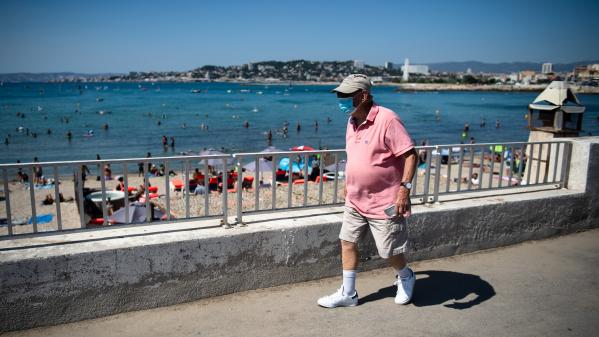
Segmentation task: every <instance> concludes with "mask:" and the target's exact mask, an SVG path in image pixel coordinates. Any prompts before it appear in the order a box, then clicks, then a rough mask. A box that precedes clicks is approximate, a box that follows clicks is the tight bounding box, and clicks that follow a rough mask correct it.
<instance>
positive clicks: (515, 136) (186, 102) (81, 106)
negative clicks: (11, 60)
mask: <svg viewBox="0 0 599 337" xmlns="http://www.w3.org/2000/svg"><path fill="white" fill-rule="evenodd" d="M332 88H333V87H332V86H321V85H293V86H290V85H263V84H259V85H242V84H233V83H83V84H77V83H74V84H71V83H69V84H64V83H63V84H56V83H27V84H24V83H19V84H10V83H8V84H7V83H4V85H2V86H0V136H1V139H2V142H3V143H2V144H0V162H2V163H13V162H16V161H17V160H21V161H22V162H29V161H32V160H33V157H36V156H37V157H38V158H39V160H40V161H54V160H91V159H95V158H96V154H99V155H100V157H101V158H102V159H109V158H126V157H145V156H146V153H147V152H151V153H152V156H153V157H157V156H163V155H165V156H170V155H178V154H182V153H198V152H199V151H201V150H202V149H204V148H214V149H217V150H224V151H225V152H227V153H233V152H248V151H260V150H262V149H264V148H265V147H267V146H268V143H267V139H266V134H267V133H268V131H269V130H272V134H273V140H272V145H273V146H275V147H277V148H279V149H282V150H288V149H289V148H290V147H292V146H296V145H310V146H312V147H314V148H319V147H321V148H324V147H327V148H329V149H337V148H343V147H344V146H345V127H346V123H347V118H348V117H347V116H345V115H344V114H342V113H341V112H340V111H339V110H338V108H337V101H336V98H335V95H333V94H331V93H330V92H329V91H330V89H332ZM193 90H199V91H200V92H199V93H193V92H192V91H193ZM536 95H537V93H528V92H527V93H503V92H396V91H395V88H392V87H375V88H374V89H373V96H374V98H375V101H376V102H377V103H378V104H380V105H384V106H386V107H388V108H391V109H392V110H394V111H395V112H397V113H398V115H399V116H400V117H401V119H402V120H403V121H404V123H405V125H406V127H407V130H408V131H409V133H410V135H411V136H412V138H413V139H414V140H415V141H416V142H417V143H418V144H420V143H422V141H424V140H428V142H429V144H431V145H434V144H449V143H459V142H460V141H461V140H462V138H461V131H462V129H463V127H464V124H465V123H469V124H470V132H469V134H468V141H469V138H470V137H474V139H475V140H476V142H479V143H480V142H507V141H525V140H527V138H528V130H527V129H526V120H525V114H526V113H527V105H528V103H530V102H531V101H532V100H533V99H534V98H535V97H536ZM579 99H580V100H581V102H582V103H583V104H585V105H586V107H587V112H586V113H585V118H584V122H583V129H584V133H583V135H588V134H589V133H590V134H593V135H598V134H599V121H598V120H597V116H598V113H599V96H593V95H579ZM437 116H438V118H437ZM437 119H438V120H437ZM483 119H484V120H485V121H486V126H485V127H481V126H480V123H481V121H482V120H483ZM497 120H498V121H499V123H500V127H499V128H496V126H495V123H496V121H497ZM67 121H68V123H67ZM246 121H247V122H248V123H249V127H248V128H245V127H244V122H246ZM285 121H287V122H288V123H289V132H288V136H287V137H286V138H285V137H284V135H283V133H282V132H281V129H282V128H283V125H284V123H285ZM315 122H317V123H318V129H316V128H315V126H314V125H315ZM298 123H299V124H300V125H301V131H299V132H298V131H296V127H297V124H298ZM104 125H107V126H108V128H107V129H104ZM202 125H204V127H203V128H202V127H201V126H202ZM48 130H51V134H48ZM27 131H29V135H27ZM69 131H70V132H71V133H72V139H71V140H68V139H67V136H66V134H67V132H69ZM33 133H36V134H37V137H33ZM163 135H164V136H166V137H168V138H169V143H170V137H174V139H175V147H174V148H171V147H170V146H169V147H167V148H166V149H165V148H164V147H163V146H162V143H161V138H162V136H163ZM5 138H8V142H9V144H7V145H5V144H4V139H5Z"/></svg>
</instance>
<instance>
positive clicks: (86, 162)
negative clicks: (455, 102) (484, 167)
mask: <svg viewBox="0 0 599 337" xmlns="http://www.w3.org/2000/svg"><path fill="white" fill-rule="evenodd" d="M562 143H571V141H570V140H554V141H535V142H495V143H474V144H470V143H468V144H459V143H456V144H438V145H416V146H415V148H416V149H417V150H427V149H433V150H434V149H437V148H450V147H485V146H497V145H504V146H508V145H538V144H562ZM344 152H345V149H329V150H310V151H293V150H289V151H277V152H237V153H231V154H228V153H225V154H209V155H178V156H166V157H164V156H163V157H138V158H116V159H91V160H62V161H45V162H41V161H40V162H23V163H10V164H0V169H2V168H18V167H28V166H39V165H41V166H56V165H58V166H64V165H98V164H113V163H114V164H134V163H139V162H144V163H147V162H151V161H164V160H194V159H198V160H204V159H225V158H236V157H252V156H262V157H270V156H282V155H288V154H300V153H301V154H302V155H305V154H307V155H311V154H322V153H331V154H335V153H344Z"/></svg>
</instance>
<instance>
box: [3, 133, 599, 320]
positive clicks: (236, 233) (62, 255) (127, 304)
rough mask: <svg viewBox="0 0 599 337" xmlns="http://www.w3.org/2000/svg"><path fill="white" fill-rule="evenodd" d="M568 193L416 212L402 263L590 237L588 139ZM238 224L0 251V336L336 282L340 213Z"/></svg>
mask: <svg viewBox="0 0 599 337" xmlns="http://www.w3.org/2000/svg"><path fill="white" fill-rule="evenodd" d="M569 182H570V188H569V189H562V190H550V191H537V192H530V193H517V194H509V195H499V196H492V197H480V198H472V197H468V199H462V200H455V201H446V202H442V203H441V204H437V205H420V206H415V207H414V213H415V214H414V216H413V217H411V218H410V221H409V231H410V240H411V247H412V250H411V252H410V254H409V256H410V259H411V260H421V259H430V258H437V257H443V256H450V255H454V254H460V253H466V252H472V251H476V250H480V249H486V248H492V247H500V246H505V245H510V244H514V243H518V242H522V241H525V240H531V239H540V238H546V237H550V236H554V235H559V234H565V233H569V232H573V231H577V230H582V229H587V228H594V227H599V223H598V212H599V198H598V195H597V188H598V187H599V139H598V138H582V139H578V140H576V141H575V142H574V146H573V151H572V167H571V169H570V176H569ZM244 219H245V220H246V221H247V223H248V226H247V227H240V228H233V229H222V228H220V227H217V226H214V225H215V224H216V223H217V222H218V220H204V221H196V222H180V223H171V224H165V225H151V226H130V227H121V228H108V229H106V230H99V231H91V232H90V231H81V232H73V233H66V234H59V235H49V236H42V237H32V238H23V239H18V240H11V241H6V240H5V241H0V317H2V320H0V331H8V330H17V329H25V328H30V327H35V326H43V325H52V324H59V323H64V322H70V321H77V320H83V319H88V318H94V317H100V316H105V315H110V314H115V313H119V312H124V311H130V310H140V309H146V308H153V307H157V306H165V305H171V304H175V303H181V302H185V301H192V300H195V299H199V298H205V297H210V296H218V295H223V294H228V293H233V292H238V291H243V290H249V289H256V288H261V287H269V286H275V285H280V284H285V283H293V282H300V281H305V280H312V279H318V278H323V277H328V276H334V275H339V274H340V269H341V267H340V259H339V243H338V239H337V235H338V232H339V228H340V226H341V219H342V208H341V207H333V208H330V207H329V208H326V207H325V208H318V209H304V210H297V211H292V212H291V211H290V212H288V213H269V214H261V215H248V216H247V217H244ZM361 256H362V260H363V263H362V264H361V267H360V268H361V269H362V270H364V269H372V268H378V267H381V266H385V261H384V260H382V259H380V258H378V257H377V256H376V251H375V249H374V246H373V243H372V240H371V239H370V238H369V239H367V240H366V241H365V242H364V243H363V244H362V245H361ZM329 290H330V289H329ZM329 290H323V291H329ZM314 300H316V299H314Z"/></svg>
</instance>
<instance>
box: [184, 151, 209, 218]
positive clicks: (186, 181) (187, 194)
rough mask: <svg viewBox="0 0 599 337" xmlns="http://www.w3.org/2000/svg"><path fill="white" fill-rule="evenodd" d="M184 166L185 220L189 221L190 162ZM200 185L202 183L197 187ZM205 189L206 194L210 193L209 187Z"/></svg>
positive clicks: (186, 162)
mask: <svg viewBox="0 0 599 337" xmlns="http://www.w3.org/2000/svg"><path fill="white" fill-rule="evenodd" d="M183 165H185V178H184V179H183V191H184V192H183V193H185V219H189V160H186V161H185V162H184V163H183ZM194 181H195V180H194ZM199 184H200V182H199V181H196V186H197V185H199ZM204 187H206V188H205V189H204V193H209V191H208V188H207V187H208V186H204ZM194 193H195V191H194Z"/></svg>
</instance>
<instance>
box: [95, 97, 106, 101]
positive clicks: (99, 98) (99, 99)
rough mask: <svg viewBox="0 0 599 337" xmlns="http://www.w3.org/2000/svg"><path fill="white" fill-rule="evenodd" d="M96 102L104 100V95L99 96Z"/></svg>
mask: <svg viewBox="0 0 599 337" xmlns="http://www.w3.org/2000/svg"><path fill="white" fill-rule="evenodd" d="M96 102H104V99H103V98H102V97H98V98H96Z"/></svg>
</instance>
